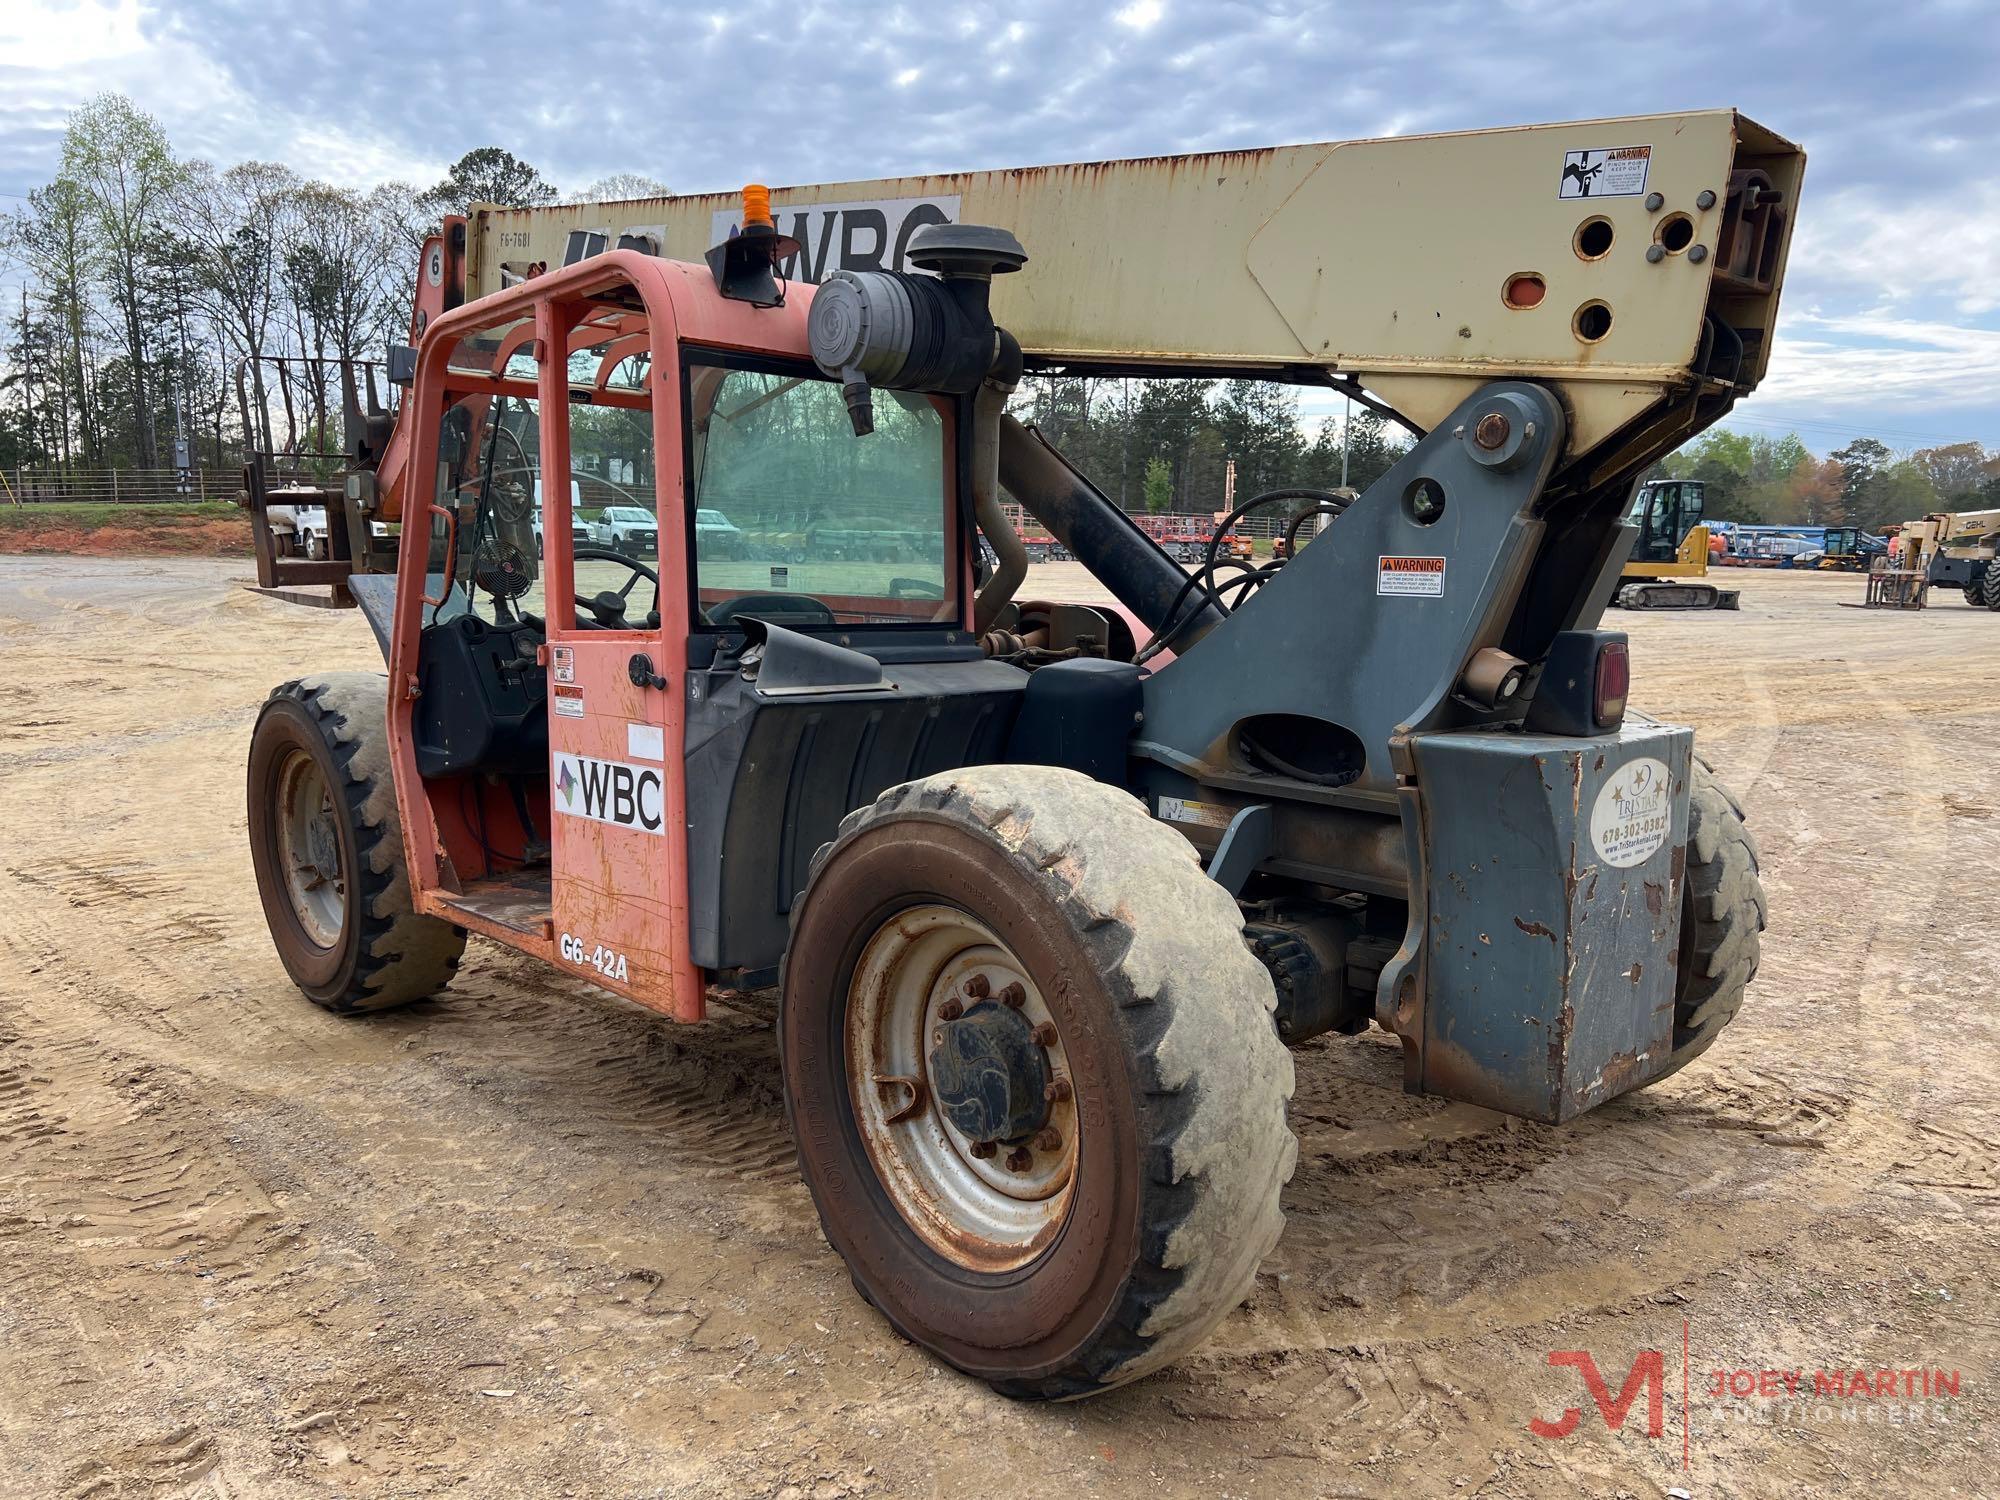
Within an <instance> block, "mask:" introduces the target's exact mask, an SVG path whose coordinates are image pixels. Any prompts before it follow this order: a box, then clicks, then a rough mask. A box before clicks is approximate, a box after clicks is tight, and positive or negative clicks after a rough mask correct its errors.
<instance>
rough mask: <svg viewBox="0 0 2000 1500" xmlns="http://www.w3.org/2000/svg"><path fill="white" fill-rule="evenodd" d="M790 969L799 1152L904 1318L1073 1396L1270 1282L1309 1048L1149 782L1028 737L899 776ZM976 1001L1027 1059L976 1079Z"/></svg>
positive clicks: (816, 873)
mask: <svg viewBox="0 0 2000 1500" xmlns="http://www.w3.org/2000/svg"><path fill="white" fill-rule="evenodd" d="M782 986H783V1007H782V1010H781V1013H780V1019H779V1055H780V1060H781V1064H782V1069H783V1075H784V1081H785V1100H786V1109H787V1113H788V1116H789V1118H790V1121H791V1127H792V1137H793V1139H794V1140H795V1141H796V1142H797V1143H798V1153H799V1164H800V1169H801V1172H802V1174H803V1175H804V1177H805V1180H806V1184H807V1186H808V1187H809V1188H810V1190H811V1192H812V1195H813V1201H814V1204H815V1205H816V1206H817V1208H818V1210H819V1214H820V1220H821V1223H822V1224H823V1225H824V1227H825V1230H826V1235H827V1239H828V1241H829V1243H831V1244H832V1246H833V1248H834V1249H835V1250H836V1251H837V1252H838V1253H839V1254H840V1255H841V1257H842V1258H843V1259H844V1260H845V1261H846V1262H847V1266H848V1269H849V1271H850V1273H851V1275H852V1277H853V1280H854V1284H855V1286H856V1288H857V1289H858V1290H859V1291H860V1292H861V1293H862V1295H863V1296H864V1297H866V1298H867V1299H868V1300H869V1301H870V1302H871V1303H873V1304H874V1305H875V1306H876V1307H877V1308H879V1309H880V1310H881V1312H882V1313H883V1315H884V1316H885V1317H886V1318H888V1320H889V1321H890V1323H891V1324H893V1325H894V1326H895V1328H896V1329H897V1330H898V1331H899V1332H900V1333H902V1334H903V1335H904V1336H905V1337H907V1338H909V1339H911V1340H913V1341H914V1342H916V1343H919V1344H921V1345H923V1346H924V1347H925V1348H926V1349H929V1350H931V1351H932V1352H933V1353H935V1354H937V1355H938V1356H939V1357H941V1358H943V1359H944V1360H946V1361H948V1362H949V1363H951V1364H952V1365H954V1366H956V1367H957V1368H959V1369H960V1370H963V1371H965V1372H966V1373H967V1374H970V1375H974V1376H977V1377H979V1378H981V1379H984V1380H986V1381H989V1382H991V1383H992V1384H993V1385H994V1386H995V1387H996V1389H998V1390H1000V1391H1001V1392H1002V1393H1004V1394H1007V1395H1011V1396H1019V1397H1029V1398H1040V1399H1065V1398H1071V1397H1078V1396H1086V1395H1090V1394H1092V1393H1094V1392H1097V1391H1101V1390H1105V1389H1108V1388H1110V1387H1112V1386H1116V1385H1122V1384H1124V1383H1125V1382H1127V1381H1130V1380H1135V1379H1137V1378H1138V1377H1140V1376H1141V1375H1144V1374H1146V1373H1147V1372H1149V1371H1151V1370H1155V1369H1158V1368H1159V1367H1160V1366H1162V1365H1164V1364H1166V1363H1168V1362H1169V1361H1171V1360H1173V1359H1175V1358H1177V1357H1178V1356H1179V1355H1181V1354H1183V1353H1185V1352H1186V1351H1187V1350H1189V1349H1191V1348H1193V1347H1194V1346H1195V1345H1196V1344H1198V1343H1199V1342H1200V1341H1201V1340H1202V1339H1203V1338H1204V1337H1206V1335H1207V1334H1208V1332H1209V1330H1210V1329H1212V1328H1213V1327H1214V1326H1215V1324H1216V1323H1217V1322H1219V1321H1220V1320H1221V1319H1222V1318H1223V1317H1224V1316H1225V1315H1226V1314H1227V1313H1228V1312H1229V1311H1230V1310H1231V1309H1232V1308H1234V1307H1235V1306H1237V1304H1238V1303H1240V1302H1241V1301H1242V1300H1243V1299H1244V1298H1245V1297H1246V1296H1248V1295H1249V1293H1250V1291H1251V1288H1252V1286H1253V1284H1254V1282H1255V1278H1256V1273H1257V1267H1258V1264H1259V1263H1260V1262H1261V1261H1262V1259H1263V1257H1264V1256H1265V1255H1266V1254H1267V1253H1268V1252H1269V1251H1270V1249H1271V1248H1272V1246H1273V1245H1275V1244H1276V1242H1277V1239H1278V1235H1279V1232H1280V1230H1281V1229H1282V1227H1283V1222H1284V1221H1283V1215H1282V1213H1281V1212H1280V1209H1279V1192H1280V1189H1281V1188H1282V1187H1283V1185H1284V1183H1285V1182H1286V1181H1287V1180H1288V1179H1289V1178H1290V1176H1291V1172H1292V1165H1293V1161H1294V1159H1295V1156H1296V1150H1297V1148H1296V1144H1295V1142H1294V1141H1293V1139H1292V1135H1291V1132H1290V1130H1289V1129H1288V1128H1287V1127H1286V1123H1285V1108H1286V1101H1287V1100H1288V1099H1289V1098H1290V1096H1291V1092H1292V1062H1291V1056H1290V1054H1289V1053H1288V1052H1287V1051H1286V1050H1285V1048H1284V1046H1283V1044H1282V1043H1281V1042H1280V1041H1279V1039H1278V1035H1277V1031H1276V1028H1275V1026H1274V1025H1273V1022H1272V1010H1273V1008H1274V1005H1275V996H1274V993H1273V991H1272V988H1271V982H1270V978H1269V975H1268V974H1267V972H1266V971H1265V969H1264V967H1263V965H1261V964H1260V963H1258V961H1257V960H1256V959H1255V958H1254V957H1252V956H1251V954H1250V952H1249V950H1248V948H1247V947H1246V945H1245V943H1244V941H1243V933H1242V916H1241V914H1240V912H1239V911H1238V909H1237V907H1236V903H1235V902H1234V901H1233V900H1231V899H1230V897H1229V896H1228V894H1227V893H1226V892H1224V891H1223V890H1222V889H1221V888H1220V887H1219V886H1217V885H1215V884H1214V883H1213V882H1212V881H1210V880H1209V879H1208V878H1207V876H1205V875H1204V874H1203V873H1202V870H1201V866H1200V864H1199V862H1198V860H1197V859H1196V857H1195V854H1194V851H1193V849H1192V848H1191V847H1190V846H1189V845H1188V843H1187V842H1186V841H1185V840H1184V839H1182V838H1181V837H1179V836H1178V835H1177V834H1175V833H1174V832H1172V831H1171V830H1170V829H1168V828H1165V827H1164V826H1162V825H1160V824H1158V823H1155V822H1154V821H1153V820H1152V819H1151V818H1150V817H1149V816H1148V815H1147V814H1146V811H1145V809H1144V808H1143V807H1142V806H1141V804H1140V803H1139V802H1138V801H1137V800H1135V799H1134V798H1133V797H1131V796H1129V795H1128V794H1126V793H1125V792H1123V791H1120V790H1117V789H1115V788H1112V787H1108V786H1104V785H1101V784H1099V783H1097V782H1094V781H1092V780H1090V779H1089V778H1087V777H1084V776H1081V775H1078V774H1076V773H1074V772H1070V771H1062V770H1053V769H1048V768H1041V767H1019V766H987V767H980V768H976V769H971V770H962V771H955V772H949V773H945V774H942V775H938V776H933V777H930V778H928V779H926V780H923V781H918V782H912V783H909V784H907V785H904V786H900V787H895V788H892V789H891V790H889V791H888V792H885V793H883V795H882V796H881V797H880V798H878V799H877V800H876V802H875V804H874V805H873V806H872V807H868V808H865V809H863V810H861V811H859V812H855V813H851V814H850V815H849V816H848V817H847V819H846V820H845V821H844V822H843V823H842V824H841V829H840V833H839V836H838V837H837V838H836V840H835V841H834V842H833V843H832V844H830V845H828V846H826V847H825V848H823V849H822V850H821V851H820V852H819V855H818V856H817V857H816V858H815V860H814V862H813V872H812V877H811V883H810V884H809V885H808V887H807V889H806V892H805V894H804V896H803V897H802V898H801V900H800V901H799V903H798V904H797V906H796V908H795V910H794V913H793V926H792V938H791V945H790V948H789V950H788V951H787V953H786V956H785V963H784V970H783V977H782ZM1017 986H1018V988H1016V987H1017ZM1006 1007H1011V1011H1010V1010H1009V1009H1007V1008H1006ZM975 1023H977V1025H978V1026H980V1027H982V1028H985V1030H984V1031H982V1032H981V1035H982V1036H987V1037H992V1038H997V1039H998V1042H999V1046H998V1049H997V1050H996V1051H993V1052H991V1053H988V1054H984V1055H985V1056H986V1058H987V1060H988V1061H991V1059H992V1058H993V1057H1005V1058H1006V1059H1008V1063H1007V1067H1006V1068H1003V1069H1001V1070H1000V1071H998V1072H994V1071H990V1070H989V1071H988V1072H985V1073H979V1072H977V1071H976V1070H975V1073H974V1074H973V1075H972V1076H974V1077H976V1078H977V1079H978V1080H979V1081H980V1086H979V1087H973V1088H971V1089H970V1090H965V1089H960V1088H959V1084H960V1083H961V1082H962V1078H961V1075H958V1074H956V1073H955V1072H954V1071H953V1069H952V1067H951V1065H950V1061H949V1059H948V1058H947V1057H946V1055H945V1048H944V1044H945V1041H946V1038H947V1030H946V1028H947V1026H948V1025H954V1026H956V1025H963V1026H966V1027H970V1026H973V1025H974V1024H975ZM1029 1027H1033V1028H1034V1030H1033V1032H1032V1041H1033V1044H1032V1045H1030V1044H1029V1041H1028V1040H1027V1038H1028V1036H1029V1033H1028V1031H1027V1028H1029ZM1016 1032H1018V1033H1020V1035H1018V1036H1016V1035H1014V1033H1016ZM965 1034H966V1033H964V1032H952V1033H950V1035H951V1037H952V1044H953V1045H954V1046H957V1045H958V1039H959V1038H960V1037H962V1036H964V1035H965ZM1008 1047H1012V1048H1013V1049H1014V1050H1012V1051H1008V1050H1007V1048H1008ZM1038 1059H1040V1061H1039V1062H1038ZM1044 1065H1046V1072H1043V1071H1037V1069H1038V1068H1041V1067H1043V1066H1044ZM864 1074H865V1075H867V1076H863V1075H864ZM1029 1074H1032V1075H1033V1076H1032V1077H1030V1076H1028V1075H1029ZM1045 1077H1046V1078H1047V1080H1048V1082H1047V1085H1046V1086H1045V1087H1041V1089H1040V1100H1046V1101H1048V1103H1047V1107H1046V1109H1043V1108H1042V1106H1041V1103H1040V1101H1039V1100H1038V1099H1037V1098H1036V1087H1037V1086H1038V1085H1039V1084H1040V1080H1042V1079H1043V1078H1045ZM995 1080H1001V1082H999V1083H998V1084H997V1085H995V1086H998V1087H1000V1089H1001V1095H1000V1096H996V1095H994V1094H993V1093H991V1092H990V1089H988V1090H987V1091H982V1089H983V1088H985V1086H986V1085H989V1084H995ZM1057 1080H1061V1083H1058V1081H1057ZM1017 1084H1018V1085H1021V1086H1018V1087H1017ZM1062 1084H1068V1085H1069V1093H1068V1094H1067V1095H1065V1094H1064V1093H1063V1091H1062ZM955 1089H957V1090H958V1091H957V1092H954V1090H955ZM1002 1096H1004V1098H1006V1099H1009V1100H1014V1101H1016V1103H1015V1104H1014V1105H1012V1106H1010V1108H1011V1109H1012V1111H1013V1112H1012V1113H1007V1114H1005V1115H1004V1116H1003V1115H1000V1114H991V1115H988V1116H984V1117H982V1118H984V1119H985V1120H986V1123H985V1124H983V1125H977V1126H973V1125H967V1124H966V1121H967V1119H968V1115H967V1113H966V1111H967V1110H968V1109H970V1110H972V1111H973V1112H974V1113H975V1114H976V1113H977V1110H978V1109H980V1108H985V1107H986V1105H987V1103H988V1102H989V1101H991V1100H993V1099H995V1098H996V1097H1002ZM975 1098H976V1099H977V1100H978V1101H979V1102H978V1103H973V1102H972V1101H973V1100H974V1099H975ZM995 1107H996V1108H997V1106H995ZM1002 1119H1004V1122H1005V1123H1004V1124H1003V1123H999V1122H1000V1121H1001V1120H1002ZM961 1127H964V1128H961ZM986 1131H991V1132H994V1134H993V1135H992V1136H991V1137H990V1138H986V1137H982V1135H981V1132H986ZM982 1147H983V1148H985V1149H984V1151H983V1152H982V1151H981V1150H980V1149H977V1148H982Z"/></svg>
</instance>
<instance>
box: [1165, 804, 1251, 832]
mask: <svg viewBox="0 0 2000 1500" xmlns="http://www.w3.org/2000/svg"><path fill="white" fill-rule="evenodd" d="M1160 816H1161V817H1162V818H1164V819H1166V821H1167V822H1169V823H1193V824H1194V825H1195V826H1196V827H1198V828H1227V827H1228V826H1229V820H1230V819H1231V818H1233V817H1235V816H1236V810H1235V809H1234V808H1230V807H1224V806H1223V805H1222V804H1221V803H1219V802H1197V801H1195V800H1194V799H1193V798H1192V797H1162V798H1161V799H1160Z"/></svg>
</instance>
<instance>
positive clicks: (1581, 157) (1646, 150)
mask: <svg viewBox="0 0 2000 1500" xmlns="http://www.w3.org/2000/svg"><path fill="white" fill-rule="evenodd" d="M1652 165H1653V148H1652V147H1651V146H1606V147H1601V148H1599V149H1597V150H1592V151H1565V152H1563V174H1562V186H1561V187H1560V188H1559V189H1557V191H1556V196H1557V197H1558V198H1636V197H1638V196H1639V194H1641V193H1643V192H1645V191H1646V173H1647V171H1648V170H1649V169H1650V168H1651V167H1652Z"/></svg>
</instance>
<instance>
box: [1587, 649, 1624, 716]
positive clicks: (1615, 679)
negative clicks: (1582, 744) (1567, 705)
mask: <svg viewBox="0 0 2000 1500" xmlns="http://www.w3.org/2000/svg"><path fill="white" fill-rule="evenodd" d="M1631 692H1632V654H1631V651H1630V649H1629V648H1628V647H1627V646H1626V644H1625V642H1623V641H1606V642H1605V643H1604V646H1603V648H1602V649H1601V650H1600V651H1599V652H1598V653H1597V683H1596V686H1595V688H1594V689H1593V690H1592V692H1591V696H1590V708H1591V714H1592V716H1593V717H1594V718H1595V719H1596V720H1597V726H1598V728H1600V729H1615V728H1617V727H1618V726H1619V725H1620V724H1622V723H1623V722H1624V721H1625V700H1626V698H1627V697H1629V696H1630V695H1631Z"/></svg>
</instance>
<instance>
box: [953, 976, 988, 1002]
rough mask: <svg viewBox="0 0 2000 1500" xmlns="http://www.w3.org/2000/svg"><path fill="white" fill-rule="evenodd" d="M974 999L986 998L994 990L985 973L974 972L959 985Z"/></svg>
mask: <svg viewBox="0 0 2000 1500" xmlns="http://www.w3.org/2000/svg"><path fill="white" fill-rule="evenodd" d="M959 988H960V989H962V990H964V991H965V993H966V994H968V995H970V996H971V997H972V998H973V999H974V1000H984V999H985V998H986V997H987V995H988V994H990V993H991V992H992V989H993V986H992V984H991V982H989V981H988V979H987V978H986V976H985V975H984V974H974V975H972V976H971V977H970V978H968V979H967V980H966V981H965V983H964V984H962V985H960V986H959Z"/></svg>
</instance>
